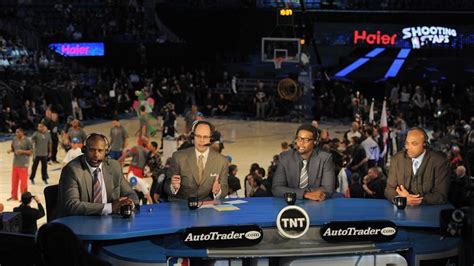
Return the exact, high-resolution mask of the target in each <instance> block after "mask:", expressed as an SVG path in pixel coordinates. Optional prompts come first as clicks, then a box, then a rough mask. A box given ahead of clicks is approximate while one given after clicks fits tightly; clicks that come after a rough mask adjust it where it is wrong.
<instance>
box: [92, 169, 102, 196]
mask: <svg viewBox="0 0 474 266" xmlns="http://www.w3.org/2000/svg"><path fill="white" fill-rule="evenodd" d="M99 174H100V168H98V167H97V168H96V169H95V171H94V177H93V179H92V187H93V189H94V190H93V191H94V203H102V185H101V184H100V180H99Z"/></svg>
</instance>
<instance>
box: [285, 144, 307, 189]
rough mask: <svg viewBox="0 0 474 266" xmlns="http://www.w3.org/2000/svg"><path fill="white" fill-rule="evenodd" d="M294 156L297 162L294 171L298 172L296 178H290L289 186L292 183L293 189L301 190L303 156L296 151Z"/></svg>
mask: <svg viewBox="0 0 474 266" xmlns="http://www.w3.org/2000/svg"><path fill="white" fill-rule="evenodd" d="M293 156H294V157H295V161H296V165H295V170H294V171H295V172H296V178H292V177H291V176H290V181H289V182H288V184H290V183H291V182H294V183H293V187H297V188H299V187H300V175H301V165H302V161H303V160H302V159H301V156H300V154H299V153H298V151H294V153H293ZM308 175H309V172H308ZM308 177H309V176H308ZM308 182H309V179H308Z"/></svg>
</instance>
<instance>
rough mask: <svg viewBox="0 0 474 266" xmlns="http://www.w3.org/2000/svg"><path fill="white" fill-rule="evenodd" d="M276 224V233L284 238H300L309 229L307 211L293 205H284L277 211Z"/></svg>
mask: <svg viewBox="0 0 474 266" xmlns="http://www.w3.org/2000/svg"><path fill="white" fill-rule="evenodd" d="M276 226H277V229H278V233H279V234H280V235H281V236H283V237H284V238H290V239H294V238H300V237H302V236H304V234H306V232H308V229H309V216H308V213H307V212H306V211H305V210H304V209H303V208H301V207H298V206H295V205H290V206H286V207H285V208H283V209H281V211H280V212H279V213H278V216H277V219H276Z"/></svg>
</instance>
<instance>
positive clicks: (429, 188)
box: [385, 149, 450, 204]
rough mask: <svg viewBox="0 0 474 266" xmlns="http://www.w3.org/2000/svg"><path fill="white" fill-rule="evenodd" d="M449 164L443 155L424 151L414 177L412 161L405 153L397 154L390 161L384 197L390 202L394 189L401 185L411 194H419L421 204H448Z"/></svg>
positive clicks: (394, 192) (394, 194)
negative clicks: (421, 199) (421, 198)
mask: <svg viewBox="0 0 474 266" xmlns="http://www.w3.org/2000/svg"><path fill="white" fill-rule="evenodd" d="M449 173H450V168H449V163H448V160H447V159H446V157H445V156H444V155H442V154H441V153H438V152H436V151H433V150H429V149H427V150H426V153H425V156H424V157H423V162H421V165H420V167H419V168H418V171H417V172H416V175H413V168H412V159H411V158H410V157H408V156H407V155H406V152H404V151H402V152H398V153H397V154H395V155H394V156H393V157H392V160H391V161H390V171H389V173H388V179H387V186H386V187H385V197H386V198H387V199H388V200H389V201H392V200H393V198H394V197H395V196H397V195H398V194H397V192H396V188H397V186H399V185H403V186H404V187H405V188H406V189H407V190H408V191H409V192H410V193H411V194H420V196H422V197H423V201H422V202H423V204H445V203H447V202H448V190H449V178H450V177H449Z"/></svg>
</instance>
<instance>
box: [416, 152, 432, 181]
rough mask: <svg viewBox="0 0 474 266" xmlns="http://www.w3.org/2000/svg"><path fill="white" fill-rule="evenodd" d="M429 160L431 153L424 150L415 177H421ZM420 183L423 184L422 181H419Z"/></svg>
mask: <svg viewBox="0 0 474 266" xmlns="http://www.w3.org/2000/svg"><path fill="white" fill-rule="evenodd" d="M430 158H431V153H430V152H429V151H428V150H426V153H425V157H423V161H422V162H421V165H420V167H418V171H417V172H416V176H417V177H419V178H422V177H423V173H424V172H425V170H426V165H427V164H428V161H429V160H430ZM420 183H421V184H423V180H422V179H420Z"/></svg>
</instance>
